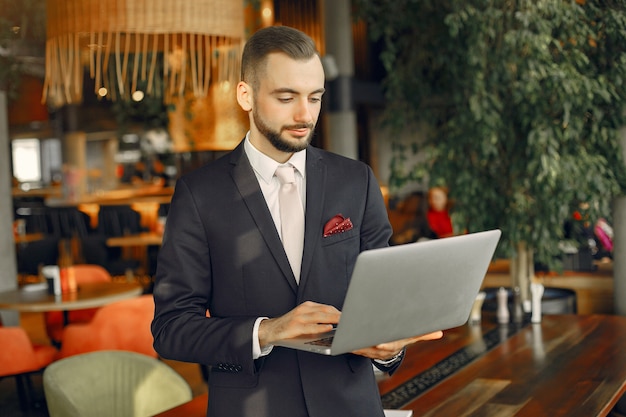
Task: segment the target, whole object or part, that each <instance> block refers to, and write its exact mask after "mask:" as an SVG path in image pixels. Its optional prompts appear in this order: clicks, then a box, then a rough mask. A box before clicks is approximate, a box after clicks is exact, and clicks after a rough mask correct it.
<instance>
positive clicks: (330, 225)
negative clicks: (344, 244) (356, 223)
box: [324, 214, 352, 237]
mask: <svg viewBox="0 0 626 417" xmlns="http://www.w3.org/2000/svg"><path fill="white" fill-rule="evenodd" d="M350 229H352V222H351V221H350V218H349V217H348V218H347V219H346V218H345V217H343V216H342V215H341V214H337V215H336V216H335V217H333V218H332V219H330V220H329V221H328V222H327V223H326V225H324V237H328V236H330V235H334V234H337V233H343V232H347V231H348V230H350Z"/></svg>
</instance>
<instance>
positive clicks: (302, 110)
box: [293, 99, 313, 123]
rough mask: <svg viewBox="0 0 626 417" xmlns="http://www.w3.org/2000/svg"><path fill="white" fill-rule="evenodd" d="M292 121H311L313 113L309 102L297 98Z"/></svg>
mask: <svg viewBox="0 0 626 417" xmlns="http://www.w3.org/2000/svg"><path fill="white" fill-rule="evenodd" d="M293 117H294V121H296V122H299V123H311V122H312V121H313V113H312V111H311V104H310V103H309V101H308V100H306V99H305V100H299V101H298V103H297V107H296V111H295V114H294V116H293Z"/></svg>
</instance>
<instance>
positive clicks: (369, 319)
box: [274, 230, 501, 355]
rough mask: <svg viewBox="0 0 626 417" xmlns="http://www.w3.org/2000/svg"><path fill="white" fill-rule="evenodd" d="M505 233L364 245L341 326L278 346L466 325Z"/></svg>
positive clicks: (371, 340)
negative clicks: (370, 247) (377, 247)
mask: <svg viewBox="0 0 626 417" xmlns="http://www.w3.org/2000/svg"><path fill="white" fill-rule="evenodd" d="M500 235H501V232H500V230H490V231H486V232H479V233H471V234H466V235H460V236H455V237H448V238H445V239H436V240H429V241H425V242H416V243H409V244H405V245H399V246H391V247H388V248H381V249H373V250H369V251H364V252H362V253H361V254H359V256H358V258H357V261H356V264H355V266H354V271H353V273H352V279H351V281H350V286H349V287H348V292H347V294H346V298H345V301H344V304H343V309H342V312H341V319H340V320H339V323H338V325H337V327H336V329H335V330H333V331H332V332H329V333H324V334H317V335H310V336H307V337H298V338H293V339H284V340H281V341H278V342H275V343H274V345H275V346H283V347H289V348H294V349H301V350H307V351H311V352H316V353H321V354H325V355H339V354H342V353H346V352H352V351H354V350H357V349H361V348H365V347H370V346H375V345H377V344H380V343H386V342H391V341H395V340H400V339H404V338H407V337H412V336H417V335H422V334H426V333H430V332H433V331H437V330H447V329H451V328H453V327H457V326H460V325H462V324H464V323H465V322H466V321H467V320H468V318H469V314H470V310H471V308H472V304H473V303H474V300H475V298H476V295H477V294H478V292H479V291H480V287H481V284H482V281H483V278H484V277H485V274H486V272H487V267H488V266H489V262H490V261H491V259H492V257H493V255H494V252H495V249H496V246H497V245H498V241H499V240H500Z"/></svg>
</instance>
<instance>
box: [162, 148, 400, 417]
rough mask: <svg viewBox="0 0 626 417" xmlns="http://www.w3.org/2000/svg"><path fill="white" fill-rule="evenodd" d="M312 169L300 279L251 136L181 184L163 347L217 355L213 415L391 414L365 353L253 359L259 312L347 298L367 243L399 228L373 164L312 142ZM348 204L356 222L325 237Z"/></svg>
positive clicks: (165, 285) (166, 278) (168, 245)
mask: <svg viewBox="0 0 626 417" xmlns="http://www.w3.org/2000/svg"><path fill="white" fill-rule="evenodd" d="M306 176H307V177H306V188H307V189H306V192H307V198H306V220H305V239H304V254H303V259H302V270H301V278H300V284H299V285H298V284H297V283H296V281H295V277H294V275H293V272H292V271H291V268H290V265H289V261H288V260H287V256H286V254H285V251H284V249H283V246H282V243H281V241H280V238H279V235H278V232H277V231H276V227H275V225H274V222H273V220H272V217H271V215H270V211H269V209H268V207H267V204H266V202H265V199H264V197H263V194H262V192H261V189H260V187H259V184H258V181H257V179H256V176H255V175H254V172H253V170H252V167H251V165H250V163H249V161H248V159H247V157H246V154H245V152H244V150H243V142H242V143H241V144H240V145H239V146H238V147H237V148H236V149H235V150H233V151H232V152H231V153H229V154H227V155H226V156H224V157H222V158H220V159H218V160H217V161H214V162H212V163H210V164H208V165H205V166H203V167H201V168H199V169H198V170H196V171H194V172H192V173H190V174H187V175H185V176H183V177H182V178H180V180H179V181H178V182H177V184H176V190H175V192H174V196H173V198H172V203H171V208H170V211H169V214H168V218H167V224H166V228H165V234H164V238H163V245H162V247H161V250H160V253H159V257H158V263H157V265H158V266H157V272H156V281H155V287H154V300H155V318H154V321H153V323H152V332H153V334H154V347H155V349H156V350H157V352H159V354H160V355H161V356H162V357H164V358H169V359H174V360H180V361H188V362H197V363H201V364H205V365H208V366H210V372H209V391H210V399H209V407H208V415H209V416H219V417H222V416H223V417H235V416H255V417H264V416H267V417H280V416H285V417H287V416H288V417H300V416H302V417H304V416H310V417H332V416H338V417H339V416H341V417H347V416H358V417H369V416H372V417H373V416H376V417H381V416H383V411H382V406H381V402H380V396H379V393H378V387H377V384H376V380H375V377H374V373H373V369H372V362H371V361H370V360H369V359H367V358H364V357H361V356H357V355H352V354H345V355H340V356H336V357H330V356H325V355H319V354H315V353H307V352H300V351H296V350H292V349H286V348H280V347H275V348H274V349H273V351H272V352H271V353H270V354H269V355H267V356H264V357H261V358H259V359H257V360H253V359H252V329H253V325H254V322H255V320H256V319H257V317H263V316H264V317H277V316H280V315H283V314H285V313H287V312H288V311H290V310H291V309H293V308H294V307H296V306H297V305H298V304H300V303H302V302H304V301H307V300H310V301H315V302H318V303H324V304H331V305H334V306H335V307H337V308H338V309H340V310H341V308H342V304H343V300H344V297H345V294H346V289H347V288H348V283H349V280H350V275H351V273H352V270H353V267H354V263H355V260H356V257H357V255H358V254H359V252H361V251H363V250H366V249H372V248H378V247H383V246H386V245H387V243H388V241H389V238H390V236H391V226H390V224H389V221H388V217H387V212H386V209H385V205H384V202H383V198H382V195H381V192H380V188H379V185H378V183H377V182H376V179H375V177H374V175H373V172H372V170H371V169H370V168H369V167H368V166H367V165H365V164H363V163H361V162H358V161H354V160H351V159H348V158H344V157H341V156H338V155H335V154H332V153H329V152H326V151H323V150H320V149H316V148H314V147H309V148H308V150H307V161H306ZM339 213H340V214H342V215H343V216H345V217H350V219H351V220H352V223H353V225H354V227H353V229H351V230H349V231H346V232H343V233H339V234H335V235H331V236H330V237H323V236H322V234H323V228H324V225H325V223H326V222H327V221H329V220H330V219H331V218H332V217H333V216H335V215H336V214H339ZM381 279H384V277H381ZM207 310H208V311H209V312H210V317H206V316H205V313H206V311H207Z"/></svg>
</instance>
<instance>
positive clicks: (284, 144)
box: [252, 106, 315, 153]
mask: <svg viewBox="0 0 626 417" xmlns="http://www.w3.org/2000/svg"><path fill="white" fill-rule="evenodd" d="M252 118H253V119H254V124H255V126H256V128H257V129H258V131H259V133H261V134H262V135H263V136H265V137H266V138H267V140H268V141H269V142H270V143H271V144H272V146H273V147H274V148H276V149H277V150H279V151H281V152H288V153H293V152H299V151H301V150H304V149H306V147H307V146H309V144H310V143H311V140H312V139H313V135H314V133H315V131H314V130H313V128H315V125H314V124H312V123H300V124H295V125H285V126H282V127H281V128H280V131H276V130H274V129H272V128H271V127H269V125H268V124H267V123H265V121H264V120H263V118H262V117H261V116H260V115H259V113H258V111H257V110H256V106H255V108H254V109H253V110H252ZM304 128H308V129H311V131H310V133H309V136H307V137H306V138H304V139H301V140H298V141H297V142H290V141H289V140H287V139H285V138H283V137H282V136H281V135H282V132H283V131H285V130H287V129H304Z"/></svg>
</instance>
